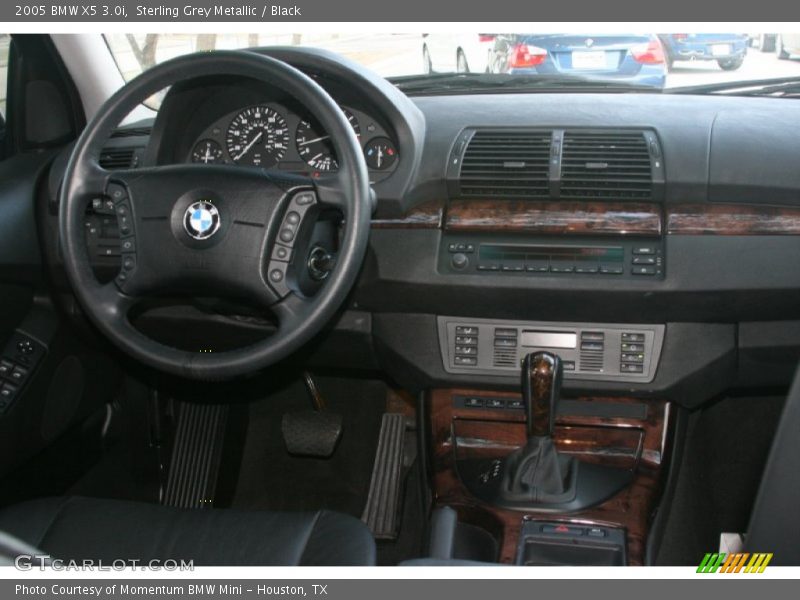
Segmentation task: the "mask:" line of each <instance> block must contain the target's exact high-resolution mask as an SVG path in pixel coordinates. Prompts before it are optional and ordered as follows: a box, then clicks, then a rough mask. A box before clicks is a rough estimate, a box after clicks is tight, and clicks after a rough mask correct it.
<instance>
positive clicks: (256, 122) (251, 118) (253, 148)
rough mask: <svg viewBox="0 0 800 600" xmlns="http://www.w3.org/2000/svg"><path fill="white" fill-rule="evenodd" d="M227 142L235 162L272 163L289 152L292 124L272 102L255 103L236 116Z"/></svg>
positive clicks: (266, 164) (264, 165) (256, 164)
mask: <svg viewBox="0 0 800 600" xmlns="http://www.w3.org/2000/svg"><path fill="white" fill-rule="evenodd" d="M225 143H226V145H227V147H228V154H230V157H231V160H233V162H235V163H237V164H243V165H254V166H258V167H271V166H273V165H275V164H276V163H277V162H278V161H279V160H281V159H282V158H283V155H284V154H286V150H287V148H288V147H289V128H288V127H287V125H286V121H285V120H284V118H283V117H282V116H281V115H280V114H279V113H278V112H276V111H275V110H273V109H271V108H269V107H268V106H251V107H250V108H246V109H244V110H243V111H242V112H240V113H239V114H237V115H236V116H235V117H234V118H233V120H232V121H231V124H230V125H229V126H228V135H227V137H226V138H225Z"/></svg>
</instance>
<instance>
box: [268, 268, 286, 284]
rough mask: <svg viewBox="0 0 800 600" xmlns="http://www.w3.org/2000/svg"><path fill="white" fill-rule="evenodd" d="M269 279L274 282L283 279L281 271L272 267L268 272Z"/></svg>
mask: <svg viewBox="0 0 800 600" xmlns="http://www.w3.org/2000/svg"><path fill="white" fill-rule="evenodd" d="M269 279H270V281H274V282H275V283H279V282H281V281H283V271H281V270H280V269H272V270H271V271H270V272H269Z"/></svg>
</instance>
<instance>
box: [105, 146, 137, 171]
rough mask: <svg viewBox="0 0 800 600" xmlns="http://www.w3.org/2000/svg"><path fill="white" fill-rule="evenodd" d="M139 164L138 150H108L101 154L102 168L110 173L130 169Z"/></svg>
mask: <svg viewBox="0 0 800 600" xmlns="http://www.w3.org/2000/svg"><path fill="white" fill-rule="evenodd" d="M137 163H138V160H137V156H136V148H114V149H113V150H112V149H106V150H103V152H102V153H101V154H100V166H101V167H103V168H104V169H108V170H109V171H113V170H115V169H130V168H131V167H135V166H137Z"/></svg>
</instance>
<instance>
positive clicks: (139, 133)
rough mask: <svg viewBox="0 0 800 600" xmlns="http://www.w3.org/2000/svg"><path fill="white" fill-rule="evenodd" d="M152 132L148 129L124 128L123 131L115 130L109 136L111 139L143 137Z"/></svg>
mask: <svg viewBox="0 0 800 600" xmlns="http://www.w3.org/2000/svg"><path fill="white" fill-rule="evenodd" d="M152 131H153V130H152V129H151V128H150V127H125V128H124V129H117V130H116V131H114V133H112V134H111V137H112V138H125V137H144V136H148V135H150V133H151V132H152Z"/></svg>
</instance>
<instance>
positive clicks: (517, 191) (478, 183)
mask: <svg viewBox="0 0 800 600" xmlns="http://www.w3.org/2000/svg"><path fill="white" fill-rule="evenodd" d="M551 142H552V132H551V131H492V130H479V131H477V132H475V135H473V136H472V138H471V139H470V141H469V144H468V145H467V148H466V150H465V151H464V158H463V160H462V163H461V173H460V177H459V184H460V188H461V195H462V196H465V197H525V198H531V197H533V198H541V197H546V196H548V195H549V193H550V184H549V170H550V145H551Z"/></svg>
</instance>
